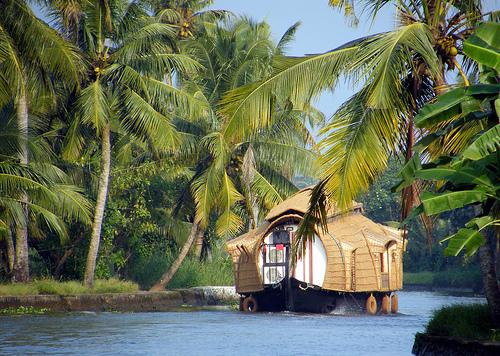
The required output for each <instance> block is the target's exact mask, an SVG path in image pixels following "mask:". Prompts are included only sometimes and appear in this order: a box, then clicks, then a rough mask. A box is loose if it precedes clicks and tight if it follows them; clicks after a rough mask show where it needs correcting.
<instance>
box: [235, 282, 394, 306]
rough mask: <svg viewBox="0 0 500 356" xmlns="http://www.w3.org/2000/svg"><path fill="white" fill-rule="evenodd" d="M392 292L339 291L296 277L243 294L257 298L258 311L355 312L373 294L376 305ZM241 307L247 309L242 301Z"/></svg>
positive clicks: (380, 303)
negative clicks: (311, 283)
mask: <svg viewBox="0 0 500 356" xmlns="http://www.w3.org/2000/svg"><path fill="white" fill-rule="evenodd" d="M390 294H391V292H390V291H387V292H378V291H375V292H337V291H331V290H325V289H322V288H321V287H318V286H314V285H308V284H306V283H304V282H301V281H299V280H297V279H295V278H290V279H288V281H286V280H283V281H282V282H280V283H279V284H276V285H273V286H266V287H265V288H264V290H263V291H260V292H256V293H246V294H244V295H243V296H242V302H243V300H244V297H248V296H250V295H251V296H252V297H253V298H255V300H256V302H257V305H258V308H257V310H258V311H273V312H277V311H292V312H304V313H333V314H352V313H364V312H366V301H367V298H368V297H369V296H370V295H373V296H374V297H375V299H376V301H377V305H378V306H381V305H382V298H383V297H384V296H385V295H390ZM240 310H244V308H243V305H242V303H240Z"/></svg>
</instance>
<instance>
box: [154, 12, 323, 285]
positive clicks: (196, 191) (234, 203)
mask: <svg viewBox="0 0 500 356" xmlns="http://www.w3.org/2000/svg"><path fill="white" fill-rule="evenodd" d="M296 27H297V25H295V26H292V27H291V28H290V29H289V30H288V31H287V32H286V33H285V35H284V36H283V38H282V40H281V41H280V42H279V44H278V45H275V44H274V43H273V42H272V41H271V40H270V30H269V26H268V25H267V24H266V23H263V22H261V23H254V22H252V21H251V20H248V19H245V18H243V19H237V20H235V21H234V22H229V23H226V24H218V25H217V26H214V27H206V28H204V29H203V32H202V33H200V34H198V36H197V38H195V39H192V40H190V41H187V42H185V51H189V53H191V54H192V55H193V56H194V57H195V58H197V59H198V61H199V62H200V63H201V64H202V65H203V66H204V67H205V68H206V71H205V75H203V76H196V77H190V78H184V80H183V81H182V85H183V88H186V90H190V91H191V92H193V93H194V94H193V95H195V96H197V97H199V98H202V99H203V100H204V101H205V102H206V103H207V106H208V107H209V108H210V110H209V111H208V113H207V115H205V116H200V117H198V118H197V120H194V121H193V120H191V121H190V122H186V121H182V120H178V127H179V130H186V132H189V133H190V134H192V135H195V136H196V141H198V142H199V145H198V146H197V147H193V148H192V149H191V154H190V157H191V162H192V164H193V165H194V167H193V170H194V174H193V177H192V179H191V180H190V181H189V183H188V186H187V187H186V189H185V195H183V196H182V197H181V199H184V201H185V202H187V203H188V204H194V205H195V213H194V216H193V217H192V222H193V225H192V229H191V233H190V235H189V237H188V239H187V241H186V243H185V244H184V246H183V247H182V249H181V252H180V254H179V256H178V257H177V259H176V260H175V262H174V263H173V264H172V266H170V268H169V270H168V271H167V272H166V273H165V274H164V275H163V276H162V278H161V279H160V281H159V282H158V283H157V284H156V285H155V286H153V288H152V290H162V289H164V288H165V286H166V284H168V282H169V280H170V278H172V276H173V275H174V274H175V272H176V270H177V268H178V267H179V266H180V265H181V263H182V260H183V259H184V258H185V257H186V255H187V254H188V252H189V250H190V247H191V245H192V244H193V243H195V241H196V244H195V254H196V256H197V257H198V258H200V256H201V251H202V246H203V238H204V231H205V230H206V228H207V226H208V225H210V224H215V230H216V234H217V235H218V236H220V237H226V238H227V237H230V236H234V235H235V234H236V233H238V232H239V231H241V230H242V229H243V228H244V226H245V224H244V222H245V221H244V218H245V216H247V217H248V224H247V226H248V227H249V228H255V226H256V224H257V223H258V219H259V215H262V214H264V213H265V211H266V209H270V208H271V207H273V206H274V205H275V204H277V203H279V202H281V201H282V200H283V198H284V197H286V196H288V195H290V194H291V193H293V192H294V191H296V189H297V188H296V187H295V185H294V184H293V183H292V181H291V180H292V178H293V177H294V175H295V174H296V173H305V172H308V173H310V172H311V169H312V167H311V162H313V161H314V158H315V155H314V153H312V152H311V151H309V150H308V149H307V145H309V144H313V143H314V142H313V139H312V137H311V135H310V133H309V131H308V129H307V127H306V123H305V122H306V118H309V119H310V121H311V123H312V124H315V123H316V121H317V120H318V118H321V117H322V115H321V114H320V113H318V112H317V111H315V110H314V109H313V108H309V110H308V111H307V112H306V111H305V110H302V111H301V110H290V109H289V108H287V107H286V106H285V103H284V102H283V101H281V102H279V103H278V104H277V105H276V107H275V109H274V111H273V117H272V119H271V120H270V122H269V125H268V127H266V128H261V129H259V130H256V131H253V132H252V130H251V129H250V128H249V127H248V126H246V132H247V134H246V135H245V136H242V137H241V138H240V139H235V140H231V139H229V137H225V136H224V133H223V132H222V131H221V128H223V127H224V125H225V119H226V118H225V117H224V116H220V115H218V114H217V112H216V108H217V105H218V102H219V100H220V98H221V96H222V95H223V94H224V93H225V92H226V91H228V90H231V89H234V88H237V87H239V86H242V85H245V84H247V83H250V82H252V81H254V80H256V79H259V78H262V77H263V76H265V75H267V74H268V73H269V71H270V69H271V67H270V63H271V60H272V58H273V57H274V56H275V55H276V54H278V53H281V51H282V49H283V47H284V46H285V45H286V43H288V42H289V41H290V40H291V38H292V37H293V33H294V32H295V29H296ZM245 125H247V124H246V123H245ZM284 162H285V163H284Z"/></svg>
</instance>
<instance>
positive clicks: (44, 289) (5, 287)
mask: <svg viewBox="0 0 500 356" xmlns="http://www.w3.org/2000/svg"><path fill="white" fill-rule="evenodd" d="M138 290H139V286H138V285H137V284H136V283H133V282H129V281H120V280H118V279H115V278H110V279H97V280H95V282H94V287H93V288H90V289H89V288H87V287H85V286H84V285H83V284H82V283H80V282H79V281H66V282H59V281H54V280H53V279H40V280H35V281H32V282H30V283H9V284H0V295H37V294H55V295H68V294H98V293H131V292H136V291H138Z"/></svg>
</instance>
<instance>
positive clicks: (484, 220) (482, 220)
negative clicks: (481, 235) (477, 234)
mask: <svg viewBox="0 0 500 356" xmlns="http://www.w3.org/2000/svg"><path fill="white" fill-rule="evenodd" d="M492 221H493V217H491V216H489V215H486V216H481V217H478V218H474V219H472V220H470V221H469V222H468V223H467V225H466V226H467V227H469V228H477V229H479V230H481V229H482V228H483V227H485V226H486V225H488V224H489V223H491V222H492Z"/></svg>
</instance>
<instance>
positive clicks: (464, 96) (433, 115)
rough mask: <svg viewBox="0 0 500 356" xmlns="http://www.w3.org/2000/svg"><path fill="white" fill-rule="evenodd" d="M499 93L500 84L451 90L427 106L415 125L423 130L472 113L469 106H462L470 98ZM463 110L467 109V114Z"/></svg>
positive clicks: (417, 116) (422, 110)
mask: <svg viewBox="0 0 500 356" xmlns="http://www.w3.org/2000/svg"><path fill="white" fill-rule="evenodd" d="M499 92H500V85H498V84H477V85H471V86H468V87H464V88H456V89H453V90H450V91H449V92H447V93H445V94H442V95H440V96H438V98H437V101H436V102H435V103H433V104H427V105H425V106H424V107H423V108H422V109H421V110H420V111H419V112H418V114H417V115H416V116H415V125H416V126H417V127H420V128H422V127H429V126H432V125H435V124H437V123H440V122H442V121H446V120H450V119H452V118H453V117H454V116H458V115H460V114H464V113H467V112H470V110H469V108H468V107H467V105H464V107H462V105H461V104H462V103H463V102H464V101H466V100H468V101H470V100H471V98H470V96H484V95H498V93H499ZM462 109H466V110H465V112H463V111H462Z"/></svg>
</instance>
